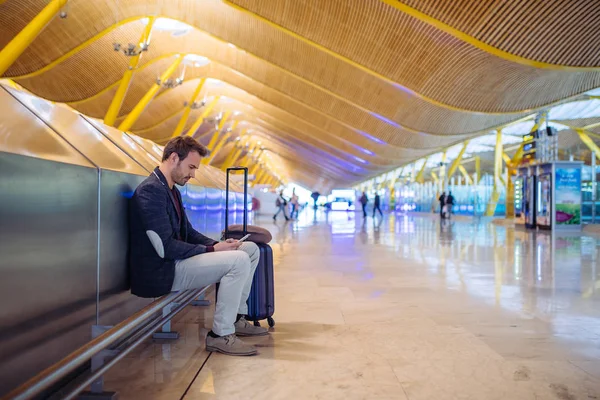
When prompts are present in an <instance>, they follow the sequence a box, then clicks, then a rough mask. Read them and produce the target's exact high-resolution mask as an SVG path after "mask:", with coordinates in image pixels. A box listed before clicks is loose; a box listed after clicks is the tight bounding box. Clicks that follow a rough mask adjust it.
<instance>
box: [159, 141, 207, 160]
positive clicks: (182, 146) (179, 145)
mask: <svg viewBox="0 0 600 400" xmlns="http://www.w3.org/2000/svg"><path fill="white" fill-rule="evenodd" d="M191 151H195V152H197V153H198V154H200V157H206V156H207V155H208V154H209V153H210V151H209V150H208V149H207V148H206V147H204V146H203V145H202V144H200V143H199V142H198V141H197V140H196V139H194V138H193V137H191V136H178V137H176V138H173V139H171V140H169V143H167V145H166V146H165V151H164V152H163V157H162V160H163V161H165V160H167V159H168V158H169V157H170V156H171V154H173V153H177V155H178V156H179V161H182V160H183V159H185V158H186V157H187V156H188V154H190V152H191Z"/></svg>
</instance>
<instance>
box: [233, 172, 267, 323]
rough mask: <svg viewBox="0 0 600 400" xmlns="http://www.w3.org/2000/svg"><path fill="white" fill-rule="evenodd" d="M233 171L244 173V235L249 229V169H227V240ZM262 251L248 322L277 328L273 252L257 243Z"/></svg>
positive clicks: (254, 281) (252, 292)
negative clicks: (230, 181)
mask: <svg viewBox="0 0 600 400" xmlns="http://www.w3.org/2000/svg"><path fill="white" fill-rule="evenodd" d="M232 171H243V172H244V218H243V220H244V222H243V229H244V234H245V233H246V231H247V229H248V168H242V167H235V168H227V179H226V194H225V204H226V205H225V234H224V236H225V238H227V237H228V236H227V235H228V232H229V174H230V173H231V172H232ZM256 245H257V246H258V248H259V249H260V259H259V261H258V266H257V267H256V271H255V273H254V278H253V280H252V288H251V289H250V296H248V315H247V319H248V321H254V325H260V322H259V321H261V320H264V319H266V320H267V322H268V324H269V326H270V327H273V326H275V320H274V319H273V313H274V312H275V285H274V279H273V250H272V249H271V246H269V245H268V244H266V243H256Z"/></svg>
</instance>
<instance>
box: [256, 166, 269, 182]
mask: <svg viewBox="0 0 600 400" xmlns="http://www.w3.org/2000/svg"><path fill="white" fill-rule="evenodd" d="M266 173H267V167H264V168H262V169H261V170H260V171H259V172H258V175H256V184H257V185H259V184H260V183H261V181H262V180H263V178H264V176H265V174H266Z"/></svg>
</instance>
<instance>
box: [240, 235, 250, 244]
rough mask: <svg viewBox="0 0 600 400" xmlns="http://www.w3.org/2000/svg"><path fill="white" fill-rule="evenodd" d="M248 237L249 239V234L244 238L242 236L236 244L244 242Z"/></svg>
mask: <svg viewBox="0 0 600 400" xmlns="http://www.w3.org/2000/svg"><path fill="white" fill-rule="evenodd" d="M249 237H250V234H247V235H246V236H244V237H243V238H241V239H240V240H238V242H243V241H244V240H246V239H248V238H249Z"/></svg>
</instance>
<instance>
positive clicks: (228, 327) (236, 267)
mask: <svg viewBox="0 0 600 400" xmlns="http://www.w3.org/2000/svg"><path fill="white" fill-rule="evenodd" d="M259 257H260V250H259V249H258V246H257V245H256V244H254V243H252V242H244V243H242V245H241V246H240V248H239V250H235V251H217V252H211V253H204V254H199V255H197V256H194V257H190V258H187V259H185V260H178V261H176V262H175V281H174V282H173V287H172V289H171V290H172V291H177V290H185V289H200V288H203V287H205V286H208V285H211V284H213V283H217V282H220V285H219V291H218V295H217V305H216V308H215V317H214V321H213V328H212V331H213V332H214V333H215V334H217V335H219V336H225V335H229V334H232V333H234V332H235V328H234V326H233V324H234V323H235V319H236V317H237V314H244V315H245V314H247V313H248V305H247V304H246V301H247V300H248V296H249V295H250V288H251V286H252V278H253V277H254V271H255V270H256V266H257V265H258V260H259Z"/></svg>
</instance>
